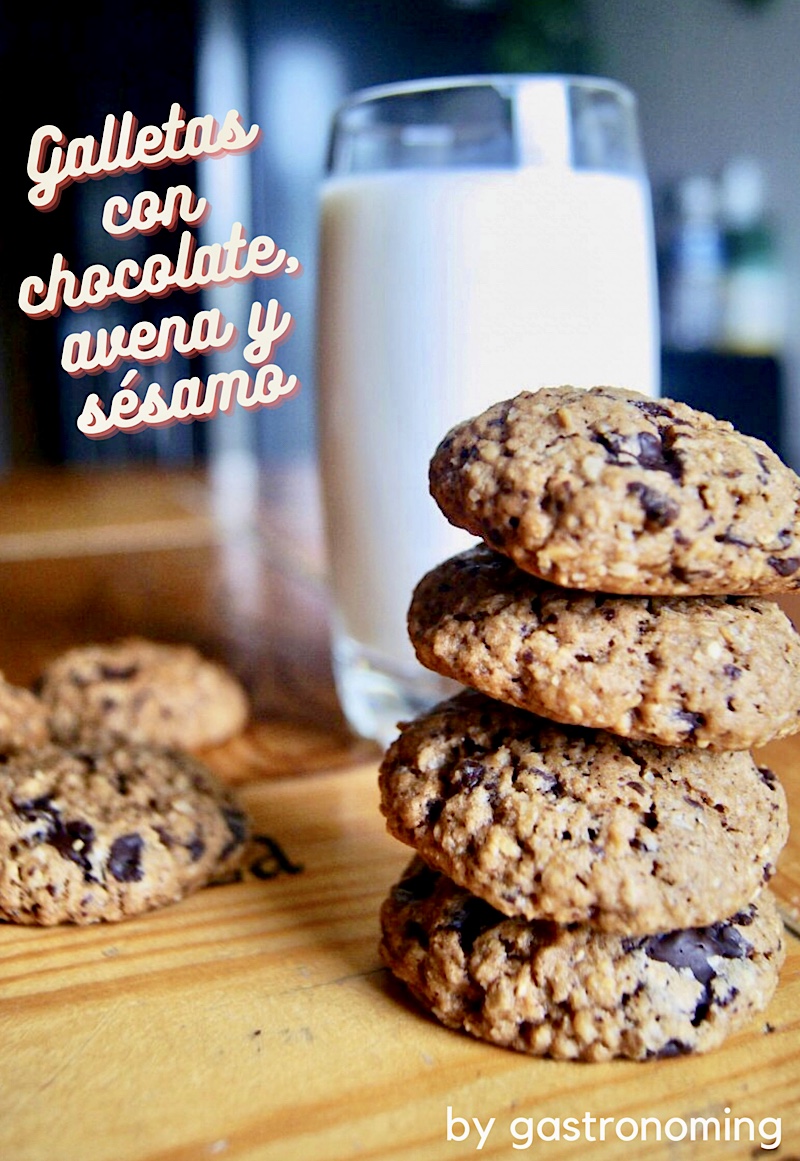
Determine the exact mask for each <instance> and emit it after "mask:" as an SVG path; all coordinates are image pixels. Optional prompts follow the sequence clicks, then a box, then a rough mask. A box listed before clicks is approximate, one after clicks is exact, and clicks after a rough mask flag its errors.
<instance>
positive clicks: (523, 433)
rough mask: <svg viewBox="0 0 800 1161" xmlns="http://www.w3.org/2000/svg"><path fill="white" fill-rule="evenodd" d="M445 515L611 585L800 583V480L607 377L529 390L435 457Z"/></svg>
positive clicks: (538, 572)
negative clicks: (591, 384)
mask: <svg viewBox="0 0 800 1161" xmlns="http://www.w3.org/2000/svg"><path fill="white" fill-rule="evenodd" d="M430 485H431V492H432V494H433V496H434V498H435V500H436V501H437V503H438V504H439V506H440V508H441V509H442V511H443V512H444V514H445V516H446V517H447V518H448V519H449V520H450V521H451V522H452V523H453V524H456V525H458V526H459V527H462V528H466V529H467V530H468V531H469V532H472V533H473V534H474V535H476V536H479V537H481V539H483V540H484V541H485V542H486V543H487V544H488V545H489V546H490V547H492V548H495V549H496V550H497V551H499V552H502V553H504V554H505V555H507V556H510V557H511V558H512V559H513V560H514V561H515V563H516V564H517V565H518V566H519V567H520V568H523V569H525V570H526V571H528V572H531V573H533V574H534V575H535V576H540V577H542V578H543V579H545V580H550V581H552V582H553V583H555V584H559V585H563V586H564V587H566V588H577V589H588V590H592V591H595V590H600V591H603V592H612V593H644V594H650V593H663V594H668V595H684V594H704V593H707V594H718V593H719V594H725V593H748V594H756V593H777V592H782V591H787V590H790V589H795V588H797V587H798V586H800V479H799V478H798V477H797V476H796V475H795V473H794V472H792V471H791V469H790V468H788V467H787V466H786V465H785V464H784V463H782V461H781V460H780V459H779V458H778V457H777V456H776V455H775V453H774V452H773V451H772V450H771V449H770V448H769V447H768V446H767V445H766V444H765V443H762V442H761V441H760V440H757V439H753V438H752V437H750V436H746V435H742V434H741V433H739V432H737V431H736V430H735V429H734V428H733V427H732V426H731V424H729V423H727V422H725V421H723V420H718V419H715V418H713V417H712V416H710V415H707V414H706V413H704V412H700V411H696V410H694V409H693V408H691V407H688V406H687V405H686V404H683V403H677V402H673V401H671V400H668V399H658V400H656V399H648V398H646V397H645V396H643V395H639V394H637V393H636V392H632V391H624V390H621V389H617V388H612V387H595V388H592V389H591V390H586V391H583V390H579V389H577V388H574V387H554V388H545V389H543V390H541V391H538V392H535V393H530V392H523V393H522V394H520V395H518V396H517V397H516V398H514V399H509V400H506V401H504V402H501V403H497V404H495V405H494V406H493V407H491V408H489V409H488V410H487V411H485V412H484V413H483V414H482V415H479V416H477V418H475V419H472V420H469V421H467V422H465V423H462V424H460V425H458V426H457V427H455V428H453V430H452V431H451V432H450V433H449V434H448V435H447V436H446V437H445V438H444V440H443V441H442V442H441V444H440V445H439V447H438V449H437V450H436V452H435V454H434V456H433V459H432V461H431V466H430Z"/></svg>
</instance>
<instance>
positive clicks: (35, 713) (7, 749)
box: [0, 674, 50, 756]
mask: <svg viewBox="0 0 800 1161" xmlns="http://www.w3.org/2000/svg"><path fill="white" fill-rule="evenodd" d="M49 737H50V734H49V729H48V725H47V711H46V709H45V707H44V705H43V704H42V702H41V701H40V700H39V698H38V697H37V696H36V695H35V694H34V693H31V691H30V690H29V689H23V688H21V687H20V686H18V685H12V684H11V683H10V682H8V681H6V680H5V679H4V677H3V676H2V674H0V756H4V755H6V754H15V753H16V752H17V751H19V750H28V749H34V748H37V747H39V746H43V745H45V744H46V743H47V742H48V740H49Z"/></svg>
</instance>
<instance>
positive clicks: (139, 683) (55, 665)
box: [41, 637, 248, 750]
mask: <svg viewBox="0 0 800 1161" xmlns="http://www.w3.org/2000/svg"><path fill="white" fill-rule="evenodd" d="M41 698H42V700H43V701H44V703H45V705H46V706H47V708H48V712H49V719H50V729H51V732H52V736H53V738H54V739H55V740H56V741H57V742H59V743H62V744H64V745H72V744H74V743H76V742H79V741H80V742H86V741H88V742H89V743H91V744H102V743H105V742H108V741H111V742H131V743H133V744H136V745H155V746H164V747H180V748H185V749H189V750H199V749H202V748H203V747H205V746H212V745H215V744H217V743H218V742H223V741H225V740H226V739H227V738H229V737H231V736H232V735H234V734H236V733H238V732H239V731H240V730H241V729H242V728H243V727H244V725H245V722H246V721H247V716H248V704H247V698H246V696H245V693H244V691H243V690H242V688H241V686H240V685H239V683H238V682H237V681H236V679H235V678H234V677H233V676H232V675H231V674H230V673H228V672H227V671H226V670H225V669H223V668H222V667H221V666H220V665H217V664H216V663H214V662H212V661H209V660H207V659H206V658H204V657H202V656H201V655H200V654H199V653H198V652H197V650H195V649H194V648H192V647H191V646H189V645H169V644H162V643H160V642H156V641H148V640H145V639H143V638H139V637H130V638H126V639H124V640H122V641H117V642H113V643H110V644H99V645H84V646H79V647H78V648H75V649H71V650H69V651H68V652H67V653H64V654H62V656H60V657H58V658H56V659H55V660H54V661H53V662H52V663H51V664H50V665H49V666H48V667H47V669H46V670H45V671H44V673H43V675H42V680H41Z"/></svg>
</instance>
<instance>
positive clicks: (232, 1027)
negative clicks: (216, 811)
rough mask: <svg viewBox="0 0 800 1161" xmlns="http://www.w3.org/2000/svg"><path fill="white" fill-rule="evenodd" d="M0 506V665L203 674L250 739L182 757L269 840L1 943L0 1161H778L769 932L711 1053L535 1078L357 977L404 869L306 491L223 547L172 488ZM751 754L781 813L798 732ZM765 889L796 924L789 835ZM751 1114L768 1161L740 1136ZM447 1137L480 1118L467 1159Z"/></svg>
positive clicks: (514, 1058)
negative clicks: (203, 766) (344, 657)
mask: <svg viewBox="0 0 800 1161" xmlns="http://www.w3.org/2000/svg"><path fill="white" fill-rule="evenodd" d="M105 482H107V485H108V486H107V487H106V486H103V485H104V483H105ZM143 498H144V499H145V500H146V502H145V503H142V502H141V501H142V499H143ZM0 513H2V514H3V515H2V517H0V609H2V611H3V632H2V633H1V634H0V668H2V669H3V670H5V672H6V674H7V676H8V677H9V678H10V679H11V680H14V681H17V682H20V683H22V684H27V683H29V682H31V681H33V679H34V678H35V677H36V675H37V673H38V672H39V670H40V668H41V665H42V664H43V662H44V660H46V659H47V658H48V657H50V656H52V655H54V654H55V653H56V652H58V651H60V650H61V649H63V648H66V647H67V646H69V645H72V644H75V643H78V642H80V641H88V640H103V639H109V638H111V637H114V636H119V635H123V634H125V633H132V632H135V633H142V634H144V635H147V636H151V637H156V638H160V639H164V640H185V641H190V642H193V643H194V644H196V645H198V646H199V647H200V648H202V649H203V650H204V652H206V653H208V654H209V655H211V656H214V657H216V658H218V659H219V660H222V661H224V662H225V663H226V664H228V665H230V667H231V668H232V669H233V670H234V671H235V672H236V673H238V674H239V676H240V677H241V678H242V680H243V681H244V682H245V684H246V685H247V688H248V691H249V693H250V695H251V699H252V704H253V721H252V723H251V725H250V727H249V728H248V730H247V731H246V732H245V733H244V734H243V735H242V736H241V737H239V738H236V739H233V740H232V741H231V742H229V743H227V744H226V745H225V746H222V747H218V748H216V749H215V750H213V751H208V752H206V755H205V758H206V760H207V761H208V762H209V764H210V765H212V766H213V767H214V768H215V769H216V770H217V771H218V772H219V774H220V775H221V777H223V778H225V779H226V780H227V781H229V782H231V783H233V784H235V785H236V786H237V787H238V791H239V793H240V794H241V796H242V799H243V801H244V803H245V805H246V807H247V809H248V810H249V812H250V813H251V814H252V816H253V819H254V821H255V825H256V828H257V829H258V830H259V831H261V832H262V833H263V834H265V835H267V836H269V837H270V838H271V839H272V840H273V841H274V842H275V843H276V844H278V845H277V846H276V847H275V848H274V850H273V851H272V853H270V852H269V851H267V852H266V853H265V857H264V860H263V861H262V863H261V866H260V873H261V876H262V877H261V878H258V877H255V876H254V875H248V876H247V877H246V879H245V880H244V881H242V882H240V883H236V884H232V885H228V886H225V887H216V888H213V889H208V890H206V891H202V892H200V893H198V894H197V895H195V896H194V897H192V898H190V899H188V900H185V901H184V902H182V903H180V904H178V905H175V906H173V907H170V908H166V909H164V910H161V911H158V912H155V913H153V914H150V915H147V916H143V917H141V918H138V919H136V920H132V921H129V922H126V923H122V924H115V925H98V926H94V927H89V928H59V929H52V930H43V929H35V928H23V927H16V926H12V925H0V1045H2V1051H0V1161H204V1159H206V1158H222V1159H223V1161H228V1159H234V1158H236V1159H237V1161H240V1159H241V1161H244V1159H247V1161H345V1159H351V1158H352V1159H356V1158H371V1159H375V1161H383V1159H386V1161H391V1159H402V1161H439V1159H450V1158H453V1159H462V1158H467V1157H473V1156H474V1155H475V1154H476V1153H478V1154H481V1155H484V1156H488V1157H494V1158H508V1157H517V1156H522V1157H526V1156H529V1157H553V1158H561V1157H567V1158H574V1159H576V1161H577V1159H583V1158H589V1159H590V1161H591V1159H592V1158H595V1157H597V1158H600V1159H605V1158H609V1159H612V1158H613V1159H619V1161H623V1159H630V1161H634V1159H635V1161H638V1159H639V1158H645V1159H648V1158H659V1159H663V1161H684V1159H686V1161H690V1159H694V1158H698V1159H701V1161H703V1159H706V1158H708V1159H711V1161H713V1159H715V1158H754V1157H759V1156H770V1155H772V1156H776V1157H780V1158H781V1161H792V1159H794V1161H797V1158H798V1157H800V1083H799V1082H800V940H798V939H797V938H796V937H795V936H794V935H791V934H789V935H788V936H787V939H788V958H787V963H786V966H785V969H784V971H783V974H782V978H781V983H780V987H779V989H778V993H777V995H776V997H775V999H774V1001H773V1003H772V1005H771V1007H770V1009H769V1011H768V1012H766V1013H765V1014H764V1015H763V1016H761V1017H759V1018H757V1019H756V1020H754V1021H753V1022H752V1024H751V1025H750V1026H748V1027H747V1028H746V1029H744V1030H743V1031H742V1032H741V1033H739V1034H738V1035H736V1036H734V1037H732V1038H731V1039H730V1040H729V1041H728V1042H727V1043H726V1044H725V1046H724V1047H723V1048H722V1049H720V1050H718V1051H716V1052H714V1053H711V1054H709V1055H708V1056H703V1057H695V1058H692V1057H683V1058H676V1059H672V1060H664V1061H657V1062H652V1063H648V1064H631V1063H623V1062H617V1063H614V1064H608V1065H578V1064H565V1063H556V1062H552V1061H540V1060H533V1059H528V1058H525V1057H521V1056H518V1055H516V1054H514V1053H512V1052H509V1051H505V1050H503V1049H498V1048H493V1047H491V1046H489V1045H486V1044H482V1043H479V1042H477V1041H473V1040H470V1039H468V1038H467V1037H465V1036H462V1035H459V1034H457V1033H454V1032H451V1031H448V1030H446V1029H444V1028H442V1027H440V1026H438V1025H437V1024H436V1023H435V1022H434V1021H432V1020H431V1019H429V1018H428V1017H427V1016H426V1015H425V1014H423V1013H422V1012H421V1011H420V1010H419V1009H418V1008H417V1007H416V1005H415V1004H414V1003H413V1002H412V1001H411V1000H410V999H409V997H408V995H407V994H406V993H405V991H404V989H403V988H402V987H401V986H400V985H398V984H397V983H396V982H395V981H393V980H392V978H391V977H390V976H389V974H388V973H387V972H386V971H385V970H384V969H383V968H382V967H381V965H380V962H379V959H378V955H377V941H378V910H379V907H380V904H381V901H382V899H383V897H384V895H385V894H386V892H387V890H388V888H389V886H390V885H391V883H392V882H393V881H394V880H395V878H396V876H397V875H398V874H399V872H400V870H401V869H402V867H403V866H404V865H405V863H406V861H407V859H408V856H409V852H408V851H407V850H406V849H405V848H403V847H402V846H401V845H400V844H398V843H397V842H395V841H394V840H393V839H391V838H389V837H388V836H387V835H386V833H385V831H384V826H383V820H382V819H381V817H380V814H379V812H378V806H377V786H376V770H377V761H378V754H377V751H376V750H375V748H374V747H372V746H371V745H370V744H368V743H366V742H362V741H358V740H356V739H354V738H352V737H351V736H350V735H349V734H348V732H347V730H346V728H345V726H344V723H343V721H342V719H341V714H340V712H339V710H338V706H337V703H336V697H335V693H334V690H333V685H332V681H331V675H330V660H329V655H328V646H327V611H326V604H325V592H324V578H323V573H322V563H321V552H320V540H319V513H318V504H317V503H316V501H315V494H314V481H313V475H312V474H311V473H309V472H308V471H307V470H306V469H304V468H295V469H292V470H291V471H289V472H288V473H281V474H272V475H270V477H269V478H267V479H266V480H265V481H263V483H262V488H261V492H260V499H259V505H258V509H257V511H256V512H255V514H254V517H253V519H252V520H247V521H243V522H242V523H241V524H240V525H237V527H236V528H235V529H234V530H231V528H229V527H226V526H225V525H224V524H223V525H221V524H220V522H219V520H218V519H217V518H216V517H215V515H214V504H213V495H212V494H211V492H210V491H209V489H208V488H207V487H206V486H205V483H204V481H203V480H202V479H198V478H196V477H195V476H192V475H190V476H187V477H184V476H168V477H163V476H159V477H152V476H147V475H143V476H142V477H141V478H137V479H136V480H133V479H132V476H131V474H130V473H126V479H125V480H122V479H116V478H114V477H111V476H109V477H107V478H105V479H104V478H101V479H98V478H96V477H94V478H89V479H85V478H80V479H78V480H75V479H73V478H69V479H65V478H64V476H63V474H61V473H50V474H48V473H44V474H41V475H39V474H37V475H36V476H35V477H31V476H28V475H26V476H23V477H21V478H11V479H9V480H7V481H0ZM98 530H100V531H98ZM27 533H30V535H27ZM797 607H798V603H797V602H794V601H792V600H789V601H788V604H787V608H788V609H789V611H790V612H791V613H792V615H794V613H795V611H796V608H797ZM760 758H761V759H763V760H764V761H768V762H769V763H770V764H771V765H772V766H773V768H774V769H775V770H776V772H777V773H778V774H779V776H780V777H781V779H782V781H783V783H784V785H785V786H786V789H787V793H788V795H789V799H790V810H791V814H792V817H793V818H795V819H798V818H800V738H794V739H789V740H787V741H783V742H778V743H773V744H772V745H771V746H769V747H767V748H766V749H765V751H764V752H763V754H761V755H760ZM796 829H797V831H800V824H798V826H797V828H796ZM299 868H302V869H299ZM775 883H776V887H777V889H778V891H779V893H780V896H781V898H782V900H783V903H784V905H785V906H786V908H787V913H789V912H791V913H792V914H795V915H796V914H797V912H798V910H800V845H799V844H798V842H797V839H796V837H795V835H794V834H793V836H792V839H791V841H790V845H789V847H788V848H787V850H786V852H784V856H783V857H782V860H781V864H780V870H779V875H778V877H777V879H776V880H775ZM448 1109H450V1110H451V1116H453V1117H461V1118H466V1119H467V1126H466V1127H469V1128H470V1132H469V1136H468V1137H466V1138H465V1139H464V1140H463V1141H457V1140H448V1139H447V1117H448ZM726 1109H729V1110H731V1111H730V1114H726V1112H725V1110H726ZM586 1116H588V1117H594V1118H597V1120H595V1121H594V1122H588V1123H587V1125H586V1128H585V1131H583V1135H582V1139H581V1140H579V1141H577V1142H570V1141H567V1140H561V1141H557V1140H549V1141H543V1140H541V1139H539V1138H534V1139H533V1140H532V1142H531V1143H530V1146H529V1147H527V1148H526V1147H523V1146H524V1135H521V1136H520V1139H519V1140H518V1141H517V1142H515V1141H514V1139H513V1138H512V1135H511V1127H512V1125H513V1124H514V1123H515V1119H516V1128H517V1130H518V1131H519V1132H520V1134H522V1130H523V1129H524V1126H525V1120H526V1119H533V1120H534V1121H536V1122H539V1121H541V1120H542V1119H543V1118H548V1117H549V1118H559V1119H560V1120H561V1122H562V1124H563V1121H564V1119H565V1118H567V1117H575V1118H579V1119H581V1120H582V1119H583V1118H584V1117H586ZM601 1117H605V1118H617V1119H619V1118H621V1117H630V1118H634V1120H635V1122H636V1123H638V1121H639V1119H640V1118H643V1117H653V1118H658V1119H659V1120H660V1122H661V1125H662V1126H666V1125H667V1123H668V1121H669V1119H670V1118H679V1119H681V1120H688V1119H689V1118H691V1117H706V1118H710V1117H717V1118H719V1119H720V1121H721V1122H722V1123H723V1124H724V1123H725V1119H726V1117H728V1118H729V1119H730V1123H731V1124H732V1119H733V1118H734V1117H738V1118H750V1119H751V1120H752V1121H753V1123H754V1130H755V1139H754V1140H750V1138H749V1134H748V1133H747V1132H746V1130H747V1124H742V1126H741V1133H740V1136H743V1139H740V1140H739V1141H735V1140H731V1141H728V1142H725V1141H722V1142H719V1143H717V1142H715V1141H713V1140H711V1141H705V1142H702V1141H697V1142H692V1141H690V1140H687V1139H684V1140H667V1139H662V1140H661V1141H655V1140H652V1139H648V1140H647V1141H644V1142H643V1141H642V1140H640V1139H636V1140H632V1141H629V1142H626V1141H622V1140H620V1139H618V1137H617V1135H616V1133H615V1131H614V1123H612V1122H608V1123H607V1125H606V1132H607V1136H608V1138H609V1139H607V1140H606V1141H605V1142H603V1141H601V1140H599V1139H598V1138H599V1133H600V1125H599V1118H601ZM775 1117H777V1118H780V1119H781V1130H782V1141H781V1146H780V1148H779V1149H775V1150H772V1151H771V1152H770V1151H767V1150H766V1149H762V1141H763V1140H764V1139H765V1138H762V1136H760V1135H759V1133H758V1126H759V1123H760V1122H761V1121H762V1120H763V1119H764V1118H775ZM472 1118H475V1119H477V1121H479V1122H480V1124H481V1126H482V1127H483V1129H486V1127H487V1126H488V1125H489V1124H490V1122H491V1127H490V1129H489V1132H488V1135H487V1137H486V1140H485V1144H484V1145H483V1147H482V1148H481V1149H478V1130H477V1128H476V1126H475V1124H474V1123H473V1122H472ZM492 1118H494V1120H492ZM520 1118H521V1120H520ZM544 1124H545V1126H547V1127H548V1128H549V1132H550V1133H551V1134H552V1132H553V1131H554V1128H553V1126H554V1124H555V1122H544ZM630 1126H631V1122H627V1123H625V1127H626V1129H627V1130H628V1131H630ZM464 1127H465V1126H464V1125H463V1124H461V1123H460V1122H454V1125H453V1131H452V1134H451V1135H454V1136H458V1135H459V1134H460V1133H461V1132H463V1131H464ZM671 1127H672V1133H673V1135H675V1134H676V1132H677V1131H678V1130H679V1127H680V1121H673V1123H672V1126H671ZM765 1127H766V1130H767V1131H768V1132H769V1133H770V1134H771V1133H772V1126H771V1125H766V1123H765ZM545 1131H547V1128H546V1130H545ZM652 1131H653V1130H652V1128H651V1132H652ZM587 1134H591V1136H592V1137H594V1138H595V1139H594V1140H590V1139H587ZM515 1144H517V1145H518V1146H520V1147H518V1148H515V1147H514V1145H515Z"/></svg>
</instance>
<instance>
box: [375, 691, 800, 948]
mask: <svg viewBox="0 0 800 1161" xmlns="http://www.w3.org/2000/svg"><path fill="white" fill-rule="evenodd" d="M380 789H381V810H382V812H383V814H384V816H385V818H386V822H387V827H388V830H389V831H390V832H391V833H392V834H393V835H394V836H395V837H396V838H398V839H400V840H401V841H402V842H405V843H407V844H408V845H409V846H412V847H414V848H415V850H416V851H417V852H418V854H420V855H421V856H422V857H423V858H424V859H425V861H426V862H427V863H428V864H430V865H431V866H433V867H435V868H436V869H437V870H440V871H442V872H443V873H444V874H446V875H447V876H448V877H449V878H451V879H453V880H454V881H455V882H457V883H458V884H459V885H460V886H462V887H466V888H467V889H468V890H469V891H471V892H472V893H473V894H475V895H478V896H480V897H481V898H483V899H485V900H486V901H487V902H488V903H491V904H492V906H494V907H496V908H497V909H498V910H499V911H502V912H503V913H504V914H506V915H521V916H524V917H525V918H527V919H549V920H553V921H555V922H557V923H576V922H582V923H588V924H590V925H592V926H594V927H596V928H598V929H600V930H603V931H615V932H625V933H633V932H635V933H641V934H647V933H650V932H656V931H670V930H672V929H673V928H678V927H695V926H701V925H703V924H706V923H713V922H715V921H716V920H717V919H719V917H720V916H721V915H733V914H735V913H736V912H737V911H738V910H740V909H741V908H742V907H744V906H745V905H746V904H748V903H749V902H750V901H751V900H752V899H754V898H755V896H756V895H757V893H758V891H759V890H760V888H761V887H762V886H763V885H764V884H765V883H766V882H767V881H768V880H769V879H770V878H771V876H772V874H773V873H774V870H775V862H776V860H777V857H778V854H779V853H780V851H781V849H782V848H783V846H784V844H785V842H786V839H787V834H788V824H787V811H786V798H785V795H784V793H783V790H782V788H781V786H780V784H779V783H778V781H777V779H776V778H775V776H774V775H773V774H772V773H771V771H769V770H768V769H766V768H765V767H764V768H759V767H757V766H756V764H755V762H754V761H753V759H752V757H751V756H750V755H749V754H748V753H747V752H745V751H738V752H736V751H724V752H722V753H711V752H710V751H707V750H695V749H688V748H684V749H679V748H666V747H660V746H654V745H652V744H650V743H648V742H633V741H630V740H627V739H622V738H617V737H614V736H613V735H612V734H608V733H606V732H604V731H595V730H588V729H581V728H579V727H575V726H563V725H555V724H554V723H552V722H549V721H545V720H544V719H542V718H537V717H535V716H534V715H533V714H530V713H526V712H525V711H524V710H517V709H513V708H511V707H509V706H504V705H501V704H500V703H499V702H496V701H493V700H491V699H489V698H487V697H484V696H483V695H482V694H479V693H475V692H472V691H468V692H465V693H462V694H459V695H458V696H457V697H455V698H451V699H450V700H449V701H446V702H443V703H442V704H441V705H439V706H437V707H435V708H434V709H432V710H431V711H430V712H429V713H426V714H423V715H422V716H421V717H419V718H417V719H416V720H415V721H414V722H412V723H411V724H409V725H407V726H406V727H405V728H404V729H403V730H402V732H401V734H400V736H399V737H398V738H397V740H396V741H395V742H394V743H393V744H392V745H391V746H390V748H389V750H388V751H387V753H386V756H385V758H384V760H383V762H382V764H381V768H380Z"/></svg>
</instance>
